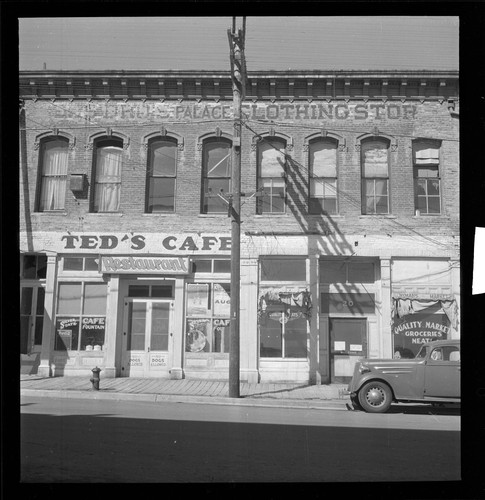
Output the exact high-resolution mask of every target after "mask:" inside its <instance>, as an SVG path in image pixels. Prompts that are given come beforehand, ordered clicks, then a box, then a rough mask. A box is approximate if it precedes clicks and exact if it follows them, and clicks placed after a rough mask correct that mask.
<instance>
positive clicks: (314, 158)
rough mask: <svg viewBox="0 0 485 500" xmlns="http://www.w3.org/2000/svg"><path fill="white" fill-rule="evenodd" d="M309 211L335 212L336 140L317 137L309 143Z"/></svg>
mask: <svg viewBox="0 0 485 500" xmlns="http://www.w3.org/2000/svg"><path fill="white" fill-rule="evenodd" d="M309 163H310V169H309V193H310V199H309V211H310V213H312V214H319V213H322V212H325V213H328V214H336V213H337V141H335V140H333V139H317V140H314V141H312V142H310V144H309Z"/></svg>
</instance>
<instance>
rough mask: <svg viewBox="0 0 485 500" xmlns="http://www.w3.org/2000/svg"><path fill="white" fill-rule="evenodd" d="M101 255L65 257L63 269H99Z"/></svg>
mask: <svg viewBox="0 0 485 500" xmlns="http://www.w3.org/2000/svg"><path fill="white" fill-rule="evenodd" d="M98 269H99V257H98V256H96V257H63V258H62V270H63V271H98Z"/></svg>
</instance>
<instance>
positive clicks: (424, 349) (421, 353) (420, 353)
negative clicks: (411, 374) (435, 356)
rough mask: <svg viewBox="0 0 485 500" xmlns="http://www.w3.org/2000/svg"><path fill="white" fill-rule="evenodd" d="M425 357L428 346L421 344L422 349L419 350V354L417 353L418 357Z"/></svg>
mask: <svg viewBox="0 0 485 500" xmlns="http://www.w3.org/2000/svg"><path fill="white" fill-rule="evenodd" d="M425 357H426V346H425V345H423V346H421V349H420V350H419V352H418V354H416V359H418V358H425Z"/></svg>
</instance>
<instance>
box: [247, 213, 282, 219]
mask: <svg viewBox="0 0 485 500" xmlns="http://www.w3.org/2000/svg"><path fill="white" fill-rule="evenodd" d="M254 217H256V218H257V219H262V218H263V217H271V218H274V217H285V218H288V217H290V214H289V213H284V214H278V213H274V214H272V213H267V214H254Z"/></svg>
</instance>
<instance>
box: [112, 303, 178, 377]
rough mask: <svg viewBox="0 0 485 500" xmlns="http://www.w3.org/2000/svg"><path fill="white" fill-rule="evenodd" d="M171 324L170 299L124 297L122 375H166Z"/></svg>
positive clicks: (171, 335)
mask: <svg viewBox="0 0 485 500" xmlns="http://www.w3.org/2000/svg"><path fill="white" fill-rule="evenodd" d="M172 325H173V301H171V300H161V299H148V298H127V299H125V308H124V320H123V353H122V365H121V376H123V377H168V375H169V369H170V365H171V351H172V343H173V332H172Z"/></svg>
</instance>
